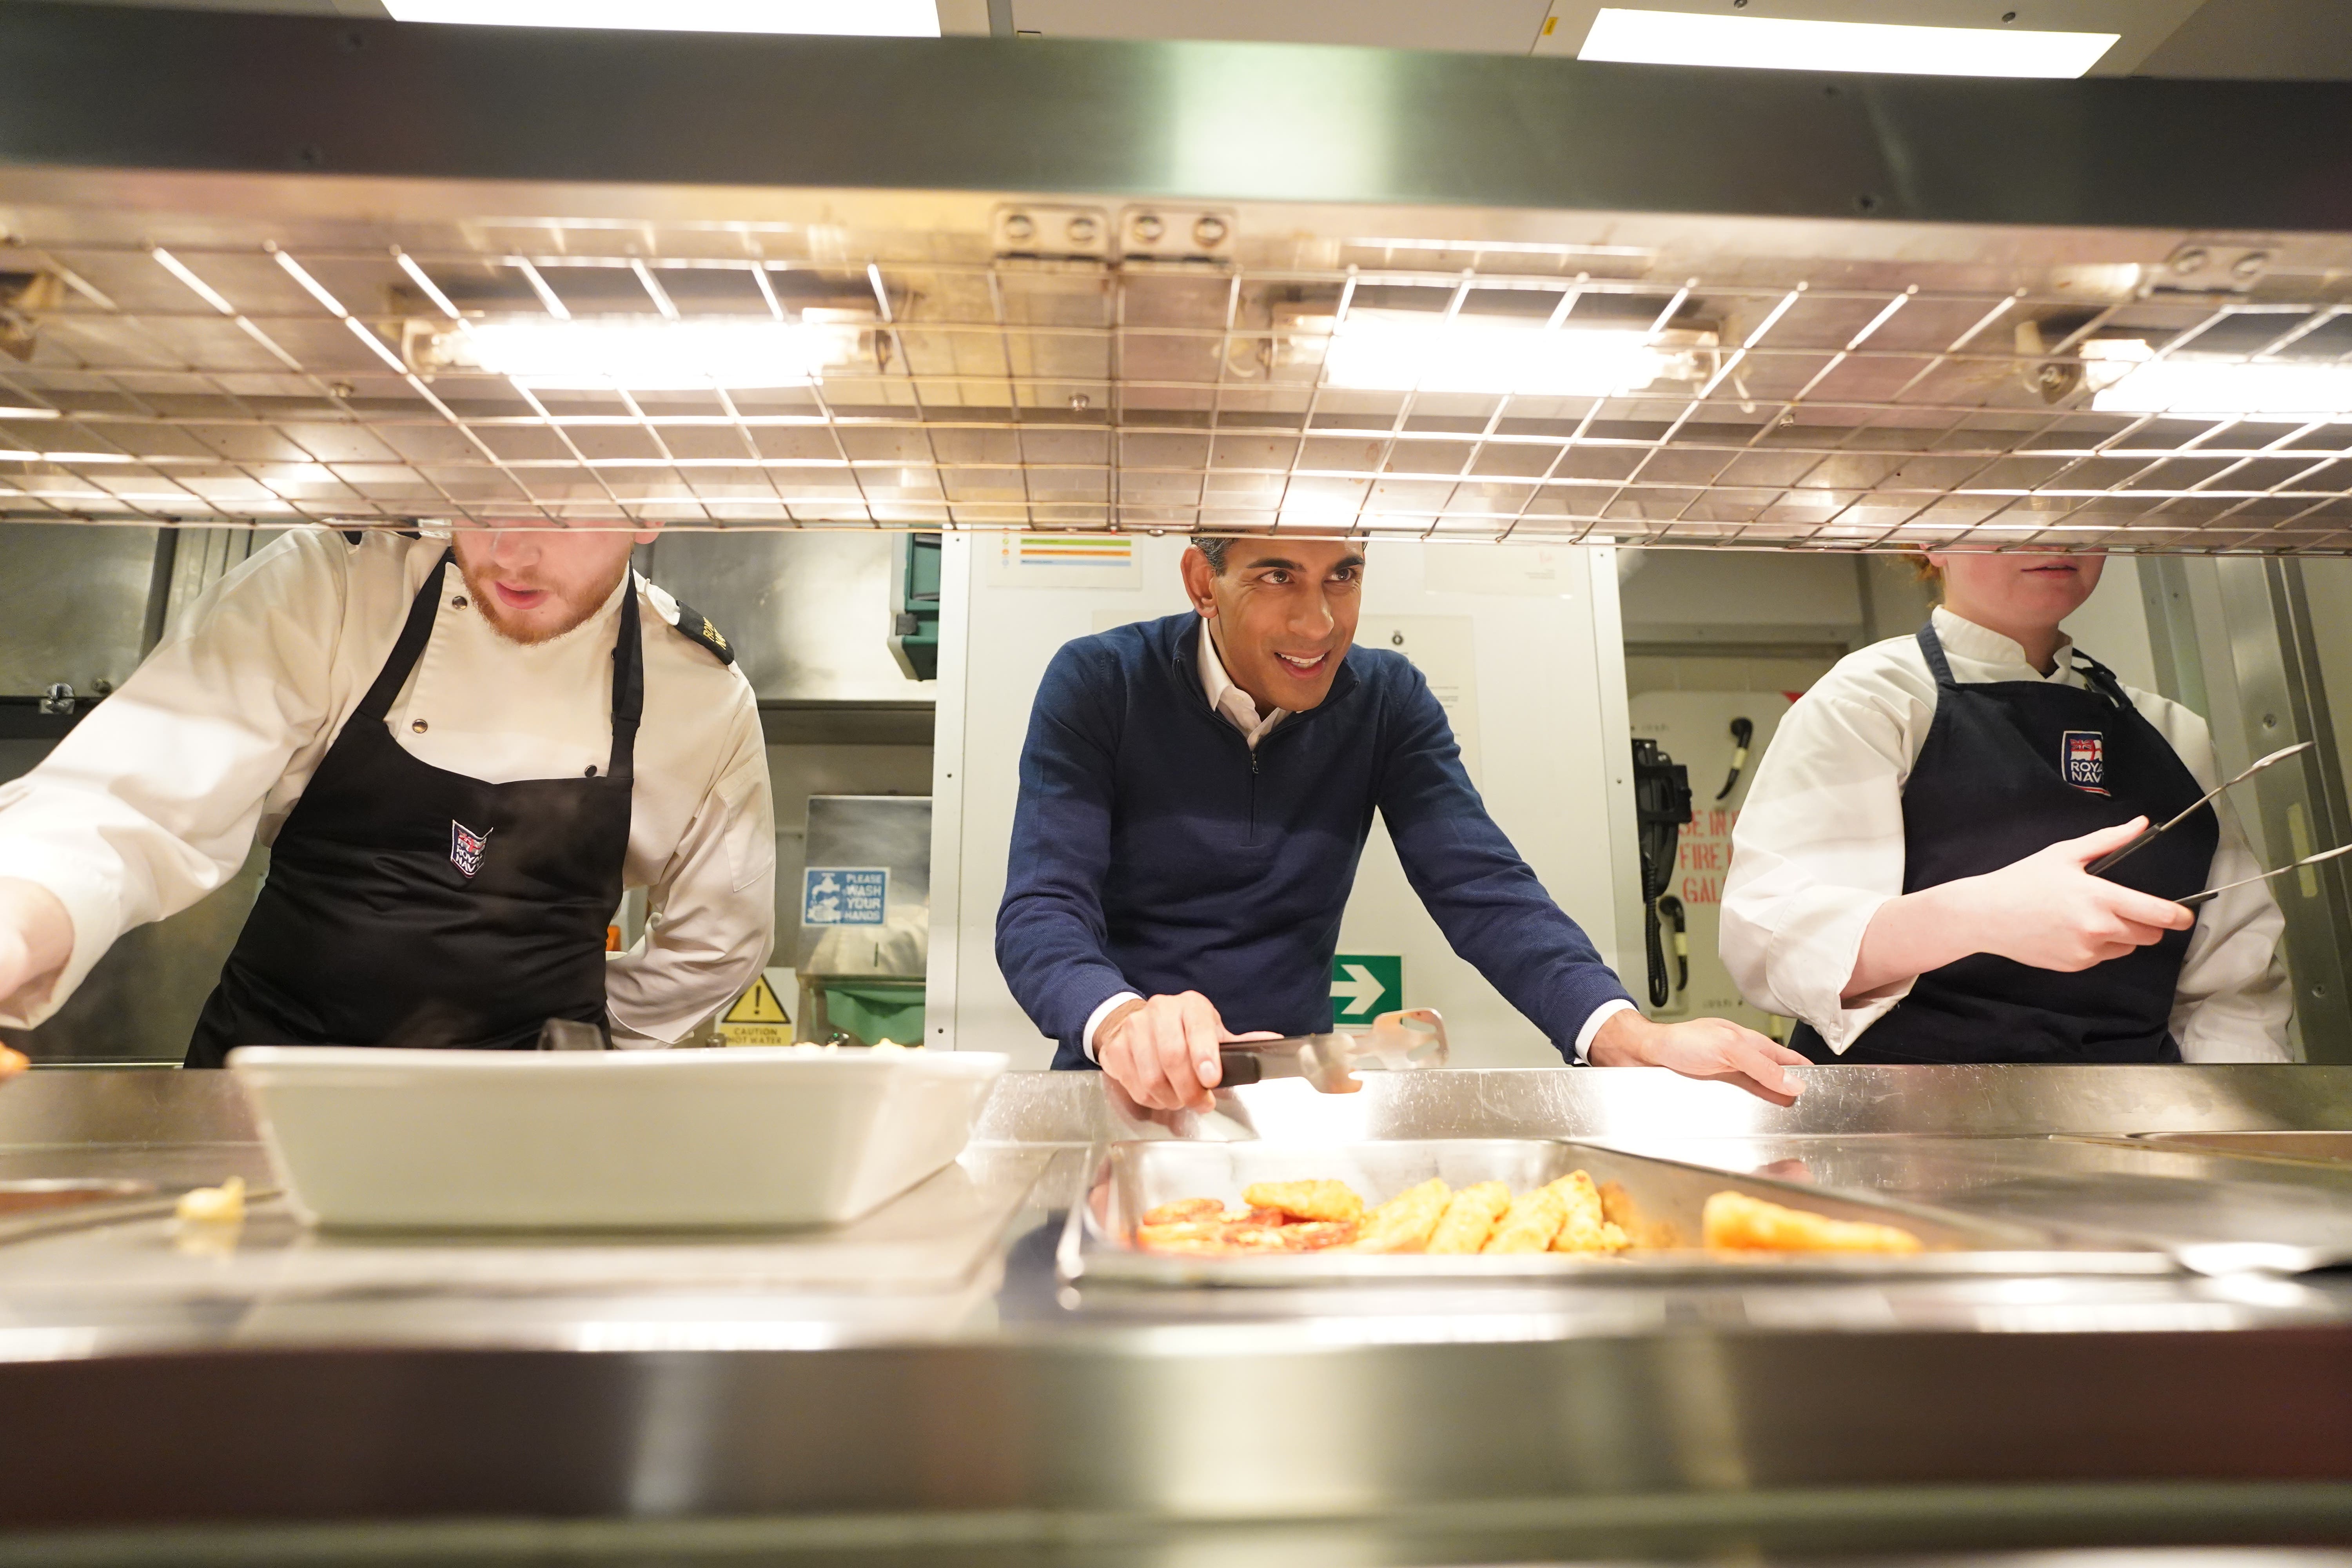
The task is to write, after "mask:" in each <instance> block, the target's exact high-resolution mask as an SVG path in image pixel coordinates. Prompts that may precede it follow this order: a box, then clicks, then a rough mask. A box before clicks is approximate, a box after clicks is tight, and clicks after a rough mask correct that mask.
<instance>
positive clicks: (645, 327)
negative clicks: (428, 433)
mask: <svg viewBox="0 0 2352 1568" xmlns="http://www.w3.org/2000/svg"><path fill="white" fill-rule="evenodd" d="M435 346H436V350H437V351H438V353H439V356H440V357H441V359H442V360H443V362H444V363H446V364H449V365H455V366H467V365H470V366H473V367H475V368H478V369H481V370H485V371H488V372H489V373H490V374H493V375H508V376H512V377H513V378H514V379H515V380H517V381H519V382H521V383H523V384H526V385H530V386H542V387H549V388H555V389H567V388H577V389H583V390H593V389H604V388H617V389H625V390H628V391H633V392H682V391H691V390H697V389H708V388H709V387H713V386H805V385H807V384H809V383H810V382H812V381H814V380H815V379H817V377H818V376H820V375H822V374H824V367H825V366H826V365H828V364H842V363H848V362H849V361H850V360H851V359H853V358H855V357H856V353H857V329H856V328H855V327H850V326H839V325H834V324H831V323H818V322H814V321H769V320H766V319H762V318H754V319H751V320H748V321H747V320H731V321H730V320H724V319H716V318H714V319H705V320H700V321H656V320H643V319H640V320H625V321H475V322H469V323H467V325H466V326H464V327H463V328H461V329H458V330H457V331H450V332H446V333H444V334H442V335H441V336H440V337H439V338H438V339H437V340H436V345H435Z"/></svg>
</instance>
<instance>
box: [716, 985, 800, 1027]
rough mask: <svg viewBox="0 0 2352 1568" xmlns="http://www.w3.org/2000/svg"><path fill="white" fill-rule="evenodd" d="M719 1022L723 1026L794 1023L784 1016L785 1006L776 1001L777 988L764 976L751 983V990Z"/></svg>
mask: <svg viewBox="0 0 2352 1568" xmlns="http://www.w3.org/2000/svg"><path fill="white" fill-rule="evenodd" d="M719 1022H720V1023H722V1024H789V1023H791V1022H792V1020H791V1019H790V1018H788V1017H786V1016H784V1005H783V1004H782V1003H781V1002H779V1001H777V1000H776V988H775V987H774V986H772V985H771V984H768V977H767V976H766V975H764V974H762V975H761V976H760V977H759V978H758V979H757V980H754V981H753V982H751V989H750V990H749V991H746V992H744V993H743V994H742V995H740V996H739V997H737V998H736V999H735V1005H733V1006H732V1007H730V1008H728V1009H727V1016H725V1017H724V1018H721V1019H719Z"/></svg>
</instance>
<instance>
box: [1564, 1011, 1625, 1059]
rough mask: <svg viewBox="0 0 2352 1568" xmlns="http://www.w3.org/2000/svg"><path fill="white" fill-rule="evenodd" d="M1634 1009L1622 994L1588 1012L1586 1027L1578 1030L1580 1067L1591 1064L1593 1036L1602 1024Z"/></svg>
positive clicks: (1577, 1054)
mask: <svg viewBox="0 0 2352 1568" xmlns="http://www.w3.org/2000/svg"><path fill="white" fill-rule="evenodd" d="M1632 1011H1633V1004H1632V1003H1631V1002H1628V1001H1626V1000H1625V999H1624V998H1623V997H1622V996H1621V997H1619V998H1618V999H1617V1000H1616V1001H1614V1002H1603V1003H1602V1004H1601V1005H1600V1006H1598V1007H1595V1008H1594V1009H1593V1010H1592V1011H1591V1013H1590V1014H1588V1015H1587V1016H1585V1020H1584V1027H1582V1028H1581V1029H1579V1030H1577V1031H1576V1065H1577V1066H1578V1067H1589V1066H1591V1060H1592V1058H1591V1051H1592V1037H1593V1036H1595V1035H1597V1034H1599V1033H1600V1032H1601V1025H1603V1024H1605V1023H1607V1022H1608V1021H1609V1020H1610V1019H1612V1018H1613V1017H1615V1016H1617V1015H1618V1014H1620V1013H1631V1012H1632Z"/></svg>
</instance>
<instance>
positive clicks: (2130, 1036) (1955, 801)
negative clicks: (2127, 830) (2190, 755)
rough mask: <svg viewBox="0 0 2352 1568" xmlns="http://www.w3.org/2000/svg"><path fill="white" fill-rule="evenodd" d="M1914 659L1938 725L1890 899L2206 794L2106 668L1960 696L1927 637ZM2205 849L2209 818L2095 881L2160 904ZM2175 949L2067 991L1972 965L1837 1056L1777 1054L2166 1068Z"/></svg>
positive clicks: (1931, 984)
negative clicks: (1926, 678) (1927, 684)
mask: <svg viewBox="0 0 2352 1568" xmlns="http://www.w3.org/2000/svg"><path fill="white" fill-rule="evenodd" d="M1919 647H1920V648H1921V649H1922V650H1923V651H1924V652H1925V653H1926V654H1927V668H1929V669H1931V670H1933V671H1934V672H1935V676H1936V718H1935V722H1934V723H1933V724H1931V725H1930V726H1929V727H1928V730H1927V743H1926V744H1924V745H1923V746H1921V747H1920V748H1919V757H1918V760H1917V761H1916V763H1913V764H1912V768H1911V777H1910V781H1909V782H1908V783H1907V784H1905V785H1904V789H1903V837H1904V868H1903V890H1904V891H1905V892H1906V893H1915V892H1917V891H1918V890H1919V889H1922V888H1933V887H1937V886H1938V885H1940V884H1942V883H1945V882H1950V881H1955V880H1957V879H1959V878H1962V877H1974V876H1979V875H1981V874H1982V873H1984V872H1987V871H1998V870H2000V868H2002V867H2004V866H2010V865H2013V864H2015V863H2016V862H2017V861H2020V860H2022V859H2023V858H2026V857H2027V856H2029V855H2032V854H2034V853H2035V852H2037V851H2039V850H2042V849H2046V848H2048V847H2050V846H2051V845H2053V844H2055V843H2057V842H2059V841H2060V840H2061V839H2065V838H2079V837H2082V836H2083V835H2084V834H2086V833H2095V832H2096V831H2098V830H2099V829H2100V828H2102V827H2112V826H2116V825H2117V824H2120V823H2125V822H2128V821H2130V820H2131V819H2132V818H2133V817H2135V816H2145V817H2147V819H2148V820H2149V821H2150V822H2164V821H2167V820H2168V819H2169V818H2171V817H2172V816H2175V815H2177V814H2178V813H2179V812H2181V811H2182V810H2184V809H2186V808H2187V807H2188V806H2189V804H2190V803H2191V802H2193V801H2195V800H2196V799H2197V797H2198V796H2200V795H2203V794H2204V793H2205V791H2204V790H2203V788H2202V787H2200V785H2199V784H2198V783H2197V780H2196V778H2195V777H2194V775H2192V774H2191V773H2189V769H2188V768H2187V766H2185V765H2184V764H2183V763H2181V761H2180V758H2179V755H2178V754H2177V753H2176V752H2174V751H2173V749H2172V747H2171V746H2170V745H2169V744H2168V743H2167V742H2166V741H2165V739H2164V737H2163V736H2162V735H2160V734H2158V732H2157V730H2156V727H2155V726H2154V725H2152V724H2150V723H2149V722H2148V721H2147V720H2146V719H2143V718H2141V717H2140V715H2139V712H2138V710H2136V709H2135V708H2133V707H2132V704H2131V699H2130V698H2128V697H2126V695H2125V694H2124V690H2123V688H2122V686H2121V685H2120V684H2119V683H2118V682H2117V681H2116V678H2115V676H2114V675H2113V674H2112V673H2110V672H2109V671H2108V670H2107V669H2106V668H2105V666H2103V665H2101V664H2100V663H2098V661H2096V660H2095V659H2093V658H2089V657H2088V656H2086V655H2082V654H2076V655H2075V656H2074V658H2075V659H2076V668H2078V669H2079V670H2081V671H2082V673H2083V674H2084V676H2086V677H2087V678H2088V679H2089V680H2090V682H2091V685H2090V688H2089V689H2082V688H2078V687H2070V686H2053V685H2045V684H2043V683H2042V682H2040V681H2032V680H2000V681H1987V682H1983V683H1979V684H1971V685H1968V686H1962V685H1960V684H1959V683H1958V682H1957V681H1955V680H1954V679H1952V667H1951V665H1950V663H1949V662H1948V660H1947V659H1946V658H1944V647H1943V643H1942V642H1941V640H1940V639H1938V638H1937V636H1936V630H1935V625H1934V623H1933V622H1930V623H1929V624H1928V625H1927V626H1922V627H1921V628H1920V629H1919ZM2220 841H2221V821H2220V819H2219V818H2218V817H2216V816H2214V815H2213V812H2212V808H2211V807H2210V806H2208V807H2206V808H2204V809H2203V810H2200V811H2199V812H2198V813H2197V814H2196V815H2195V816H2191V817H2190V818H2189V820H2188V821H2186V822H2183V823H2182V824H2181V825H2180V826H2178V827H2176V828H2174V829H2173V830H2172V831H2171V832H2169V833H2168V834H2166V835H2165V836H2164V837H2161V838H2158V839H2157V840H2156V841H2154V842H2153V843H2151V844H2147V845H2146V846H2144V847H2141V848H2139V849H2138V850H2137V851H2135V852H2134V853H2133V854H2132V856H2131V857H2130V858H2128V859H2126V860H2125V861H2124V862H2123V863H2122V864H2121V865H2119V866H2117V867H2116V868H2115V870H2114V871H2113V872H2112V873H2110V876H2111V878H2112V879H2113V880H2115V881H2116V882H2119V883H2121V884H2123V885H2124V886H2126V887H2129V888H2137V889H2139V890H2140V891H2142V892H2146V893H2153V894H2155V895H2156V896H2157V897H2158V898H2160V899H2181V898H2186V897H2188V896H2189V894H2190V893H2193V892H2196V891H2197V890H2198V889H2200V888H2202V887H2204V886H2205V881H2206V878H2207V877H2208V875H2209V874H2210V871H2211V869H2212V865H2213V851H2214V848H2215V847H2216V846H2217V845H2218V844H2219V843H2220ZM2188 948H2189V931H2167V932H2166V933H2165V935H2164V938H2163V940H2162V941H2160V942H2156V943H2154V944H2152V945H2150V946H2147V947H2143V948H2138V949H2136V950H2135V951H2133V952H2129V953H2127V954H2126V955H2125V956H2123V957H2121V958H2114V959H2109V960H2108V961H2107V962H2106V963H2101V964H2096V965H2094V966H2093V967H2092V968H2089V969H2086V970H2083V971H2081V972H2079V973H2072V974H2062V973H2058V972H2057V971H2055V970H2050V969H2035V968H2033V967H2032V966H2031V965H2029V964H2023V963H2017V962H2016V961H2014V960H2012V959H2007V958H1999V957H1996V956H1994V955H1993V954H1991V953H1985V952H1979V953H1974V954H1971V955H1970V956H1969V957H1967V958H1963V959H1961V960H1959V961H1958V962H1957V963H1948V964H1946V965H1945V966H1944V967H1943V968H1941V969H1937V970H1931V971H1929V972H1928V973H1926V974H1923V975H1921V976H1919V978H1918V979H1917V980H1916V981H1915V982H1913V984H1912V987H1911V993H1910V994H1909V995H1907V996H1906V997H1905V998H1904V999H1903V1000H1902V1001H1901V1002H1898V1003H1896V1004H1895V1007H1894V1008H1893V1010H1891V1011H1890V1012H1888V1013H1887V1014H1886V1015H1885V1016H1884V1017H1882V1018H1880V1019H1879V1020H1878V1022H1876V1023H1875V1024H1873V1025H1872V1026H1870V1027H1869V1028H1868V1029H1866V1030H1864V1032H1863V1035H1862V1037H1861V1038H1860V1039H1858V1040H1856V1041H1854V1043H1853V1045H1851V1046H1849V1047H1847V1048H1846V1051H1845V1053H1844V1054H1843V1056H1840V1055H1837V1054H1835V1053H1833V1052H1832V1051H1831V1050H1830V1048H1829V1047H1828V1045H1827V1044H1826V1043H1825V1042H1824V1041H1823V1040H1822V1037H1821V1036H1820V1035H1819V1034H1818V1033H1816V1032H1815V1031H1814V1030H1813V1029H1812V1027H1811V1026H1808V1025H1800V1026H1798V1028H1797V1031H1796V1033H1795V1035H1794V1036H1793V1037H1791V1038H1790V1042H1789V1044H1790V1047H1792V1048H1794V1049H1795V1050H1797V1051H1799V1052H1800V1053H1801V1054H1802V1055H1804V1056H1806V1057H1808V1058H1811V1059H1812V1060H1814V1061H1817V1062H1841V1063H1845V1062H2177V1061H2179V1059H2180V1047H2179V1043H2178V1042H2176V1041H2175V1040H2174V1039H2173V1038H2172V1036H2171V1033H2170V1028H2169V1020H2170V1018H2171V1014H2172V1004H2173V994H2174V992H2175V991H2176V990H2177V989H2178V988H2179V982H2180V962H2181V959H2182V957H2183V955H2184V954H2185V953H2186V952H2188Z"/></svg>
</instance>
